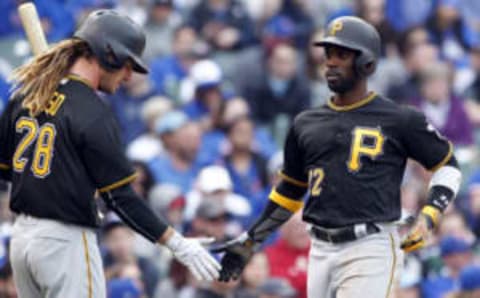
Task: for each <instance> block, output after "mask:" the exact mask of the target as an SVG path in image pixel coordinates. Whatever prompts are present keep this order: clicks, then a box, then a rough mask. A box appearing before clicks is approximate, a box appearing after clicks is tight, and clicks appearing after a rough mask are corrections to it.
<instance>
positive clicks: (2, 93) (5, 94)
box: [0, 74, 10, 115]
mask: <svg viewBox="0 0 480 298" xmlns="http://www.w3.org/2000/svg"><path fill="white" fill-rule="evenodd" d="M9 89H10V86H9V85H8V84H7V82H6V80H5V79H4V78H3V76H2V75H1V74H0V115H1V114H2V112H3V110H4V109H5V107H6V106H7V101H8V98H9Z"/></svg>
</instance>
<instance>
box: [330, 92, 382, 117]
mask: <svg viewBox="0 0 480 298" xmlns="http://www.w3.org/2000/svg"><path fill="white" fill-rule="evenodd" d="M376 96H377V93H375V92H370V94H369V95H368V96H367V97H365V98H364V99H361V100H359V101H357V102H355V103H352V104H350V105H346V106H337V105H336V104H334V103H333V100H332V99H333V98H329V99H328V102H327V104H328V106H329V107H330V108H331V109H332V110H335V111H338V112H345V111H350V110H353V109H356V108H359V107H361V106H364V105H366V104H367V103H369V102H371V101H372V100H373V99H374V98H375V97H376Z"/></svg>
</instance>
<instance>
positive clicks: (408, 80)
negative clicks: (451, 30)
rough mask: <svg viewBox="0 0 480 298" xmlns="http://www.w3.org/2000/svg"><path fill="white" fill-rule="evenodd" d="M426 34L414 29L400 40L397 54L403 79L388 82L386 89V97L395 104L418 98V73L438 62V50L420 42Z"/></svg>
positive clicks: (421, 30)
mask: <svg viewBox="0 0 480 298" xmlns="http://www.w3.org/2000/svg"><path fill="white" fill-rule="evenodd" d="M424 34H425V35H424ZM426 34H427V32H426V31H425V30H424V29H423V28H415V29H412V31H408V32H406V33H405V35H403V36H402V38H400V42H399V53H400V55H401V57H402V59H403V64H404V67H405V72H406V73H405V78H404V80H400V81H394V82H390V87H389V88H388V89H387V96H388V97H389V98H391V99H393V100H394V101H396V102H397V103H401V104H404V103H407V102H408V101H409V100H411V99H412V98H416V97H419V96H420V82H419V81H420V73H421V72H422V70H423V69H424V68H425V67H426V66H427V65H430V64H432V63H434V62H436V61H438V55H439V54H438V48H437V47H436V46H434V45H432V44H429V43H426V42H423V41H422V39H423V38H424V37H423V36H427V35H426Z"/></svg>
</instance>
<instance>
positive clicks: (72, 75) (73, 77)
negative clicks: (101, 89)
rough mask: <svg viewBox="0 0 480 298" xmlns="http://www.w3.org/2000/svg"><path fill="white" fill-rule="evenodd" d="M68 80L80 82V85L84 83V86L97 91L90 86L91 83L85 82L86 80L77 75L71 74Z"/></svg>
mask: <svg viewBox="0 0 480 298" xmlns="http://www.w3.org/2000/svg"><path fill="white" fill-rule="evenodd" d="M67 79H69V80H73V81H77V82H80V83H82V84H84V85H87V86H88V87H90V88H92V89H95V88H93V87H92V84H90V82H89V81H87V80H85V79H84V78H82V77H80V76H77V75H76V74H73V73H71V74H69V75H68V76H67Z"/></svg>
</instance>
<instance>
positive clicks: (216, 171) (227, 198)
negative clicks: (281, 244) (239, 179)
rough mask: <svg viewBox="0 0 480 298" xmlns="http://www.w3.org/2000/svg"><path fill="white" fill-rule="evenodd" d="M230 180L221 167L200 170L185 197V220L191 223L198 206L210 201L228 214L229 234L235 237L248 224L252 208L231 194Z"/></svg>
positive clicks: (245, 200) (246, 201)
mask: <svg viewBox="0 0 480 298" xmlns="http://www.w3.org/2000/svg"><path fill="white" fill-rule="evenodd" d="M232 188H233V185H232V180H231V179H230V175H229V174H228V171H227V170H226V169H225V168H224V167H221V166H218V165H212V166H208V167H205V168H203V169H202V171H201V172H200V173H199V175H198V177H197V179H196V183H195V187H194V188H193V189H192V191H190V192H189V193H187V195H186V202H187V205H186V208H185V217H184V218H185V220H186V221H187V222H191V221H192V220H193V218H194V216H195V214H196V213H197V210H198V208H199V206H201V204H202V202H204V201H211V202H214V203H215V204H218V205H221V206H224V208H225V210H226V212H227V213H228V214H229V216H230V217H229V226H230V230H229V233H230V234H231V235H235V234H237V233H238V232H240V231H241V230H242V228H245V227H246V226H247V225H248V224H249V219H250V216H251V213H252V207H251V206H250V203H249V202H248V200H247V199H246V198H245V197H242V196H240V195H238V194H236V193H234V192H233V189H232Z"/></svg>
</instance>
